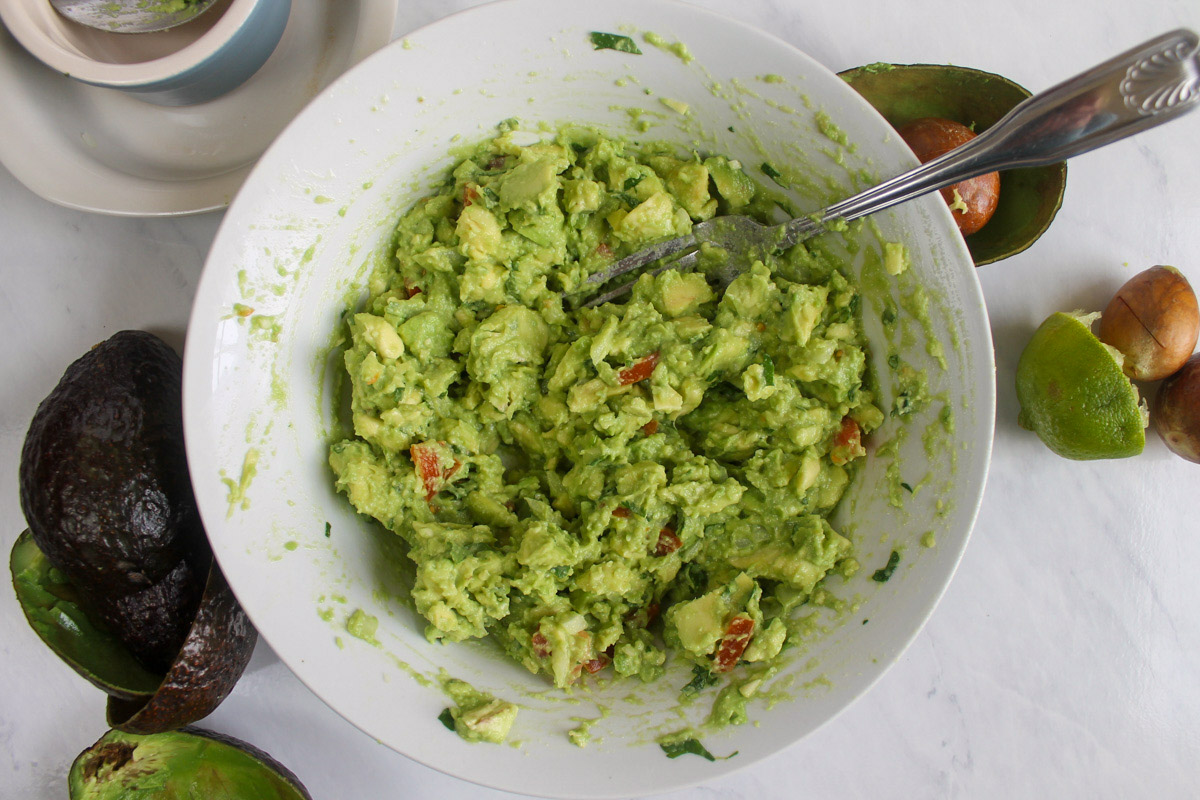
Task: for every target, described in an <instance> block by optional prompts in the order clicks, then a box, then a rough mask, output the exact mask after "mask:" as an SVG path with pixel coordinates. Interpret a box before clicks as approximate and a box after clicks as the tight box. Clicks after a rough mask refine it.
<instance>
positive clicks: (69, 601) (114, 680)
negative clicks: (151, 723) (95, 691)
mask: <svg viewBox="0 0 1200 800" xmlns="http://www.w3.org/2000/svg"><path fill="white" fill-rule="evenodd" d="M8 566H9V570H10V571H11V572H12V581H13V589H14V590H15V591H16V595H17V602H18V603H20V605H21V610H22V611H24V612H25V619H26V620H27V621H28V622H29V626H30V627H31V628H33V630H34V632H35V633H36V634H37V635H38V637H39V638H40V639H41V640H42V641H43V642H45V643H46V645H47V646H48V647H49V648H50V649H51V650H53V651H54V653H55V654H56V655H57V656H58V657H59V658H61V659H62V660H63V661H65V662H67V664H69V665H70V666H71V668H72V669H74V670H75V671H76V672H78V673H79V674H80V675H82V676H83V677H84V678H86V679H87V680H88V681H90V682H91V683H93V684H94V685H96V686H97V687H99V688H100V689H102V690H103V691H105V692H107V693H108V694H109V695H111V696H113V697H118V698H121V699H123V700H130V701H135V702H136V701H139V700H141V701H143V702H144V701H145V699H147V698H148V697H149V696H150V695H152V694H154V691H155V689H157V688H158V685H159V683H161V682H162V678H163V676H162V675H158V674H155V673H153V672H150V671H149V670H147V669H146V668H145V667H143V666H142V665H141V664H139V663H138V661H137V659H135V658H134V657H133V656H132V655H131V654H130V652H129V650H128V649H127V648H126V647H125V645H123V644H122V643H121V642H120V641H119V640H118V639H117V637H115V636H113V634H111V633H110V632H109V631H107V630H105V629H104V628H101V627H99V626H98V625H96V624H94V623H93V622H92V621H91V620H90V619H88V616H87V615H86V614H85V613H84V612H83V609H82V608H80V606H79V603H78V598H77V596H76V593H75V590H74V588H73V587H72V586H71V584H70V583H69V582H68V581H67V578H66V576H65V575H63V574H62V573H61V572H59V571H58V570H56V569H55V568H54V567H52V566H51V565H50V562H49V561H48V560H46V556H45V555H44V554H43V553H42V551H41V550H39V549H38V546H37V543H35V542H34V541H33V536H31V535H30V533H29V531H25V532H24V533H22V534H21V535H20V536H18V537H17V541H16V544H14V545H13V549H12V553H11V555H10V556H9V562H8Z"/></svg>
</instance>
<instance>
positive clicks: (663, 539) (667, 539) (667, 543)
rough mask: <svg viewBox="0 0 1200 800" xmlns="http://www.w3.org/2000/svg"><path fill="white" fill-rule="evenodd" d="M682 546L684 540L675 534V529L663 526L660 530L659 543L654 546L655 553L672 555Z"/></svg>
mask: <svg viewBox="0 0 1200 800" xmlns="http://www.w3.org/2000/svg"><path fill="white" fill-rule="evenodd" d="M682 546H683V540H682V539H680V538H679V537H678V536H677V535H675V531H673V530H671V529H670V528H663V529H662V530H661V531H659V532H658V543H657V544H656V545H655V546H654V555H656V556H666V555H670V554H671V553H674V552H675V551H676V550H678V549H679V548H680V547H682Z"/></svg>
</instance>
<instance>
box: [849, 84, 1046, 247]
mask: <svg viewBox="0 0 1200 800" xmlns="http://www.w3.org/2000/svg"><path fill="white" fill-rule="evenodd" d="M838 74H839V75H840V76H841V77H842V79H843V80H845V81H846V82H847V83H848V84H850V86H851V87H853V88H854V90H855V91H856V92H858V93H859V94H860V95H862V96H863V98H864V99H865V100H866V101H867V102H868V103H870V104H871V105H872V106H874V108H875V110H876V111H878V112H879V113H880V114H881V115H883V118H884V119H886V120H887V121H888V123H889V124H891V126H892V127H893V128H896V129H900V128H902V127H904V126H905V125H907V124H908V123H910V122H912V121H914V120H917V119H921V118H923V117H940V118H942V119H949V120H953V121H954V122H958V123H961V124H963V125H966V126H968V127H969V128H971V129H972V130H973V131H975V133H977V134H978V133H982V132H983V131H985V130H987V129H988V128H990V127H992V125H994V124H996V123H997V122H999V121H1000V119H1001V118H1002V117H1004V115H1005V114H1007V113H1008V112H1009V111H1011V110H1012V108H1013V107H1014V106H1016V105H1017V104H1019V103H1021V102H1022V101H1024V100H1025V99H1026V98H1028V97H1029V91H1028V90H1027V89H1025V88H1024V87H1022V86H1021V85H1019V84H1017V83H1014V82H1013V81H1011V80H1009V79H1008V78H1005V77H1004V76H1002V75H995V74H993V73H990V72H984V71H982V70H977V69H971V68H969V67H958V66H954V65H951V64H871V65H868V66H864V67H856V68H854V69H849V70H846V71H844V72H840V73H838ZM1066 186H1067V164H1066V162H1059V163H1057V164H1050V165H1047V166H1044V167H1025V168H1022V169H1011V170H1005V171H1004V172H1001V173H1000V201H999V204H998V205H997V206H996V212H995V214H994V215H993V216H992V218H991V219H990V220H988V223H987V224H986V225H984V226H983V227H982V228H980V229H979V230H978V231H977V232H975V233H973V234H971V235H970V236H967V237H965V239H966V242H967V248H968V249H969V250H970V251H971V258H972V259H973V260H974V261H975V266H977V267H981V266H983V265H984V264H990V263H992V262H993V261H1000V260H1001V259H1005V258H1008V257H1009V256H1013V255H1016V254H1017V253H1020V252H1022V251H1023V250H1025V249H1027V248H1028V247H1029V246H1030V245H1032V244H1033V243H1034V242H1036V241H1037V240H1038V238H1039V237H1040V236H1041V235H1042V234H1043V233H1045V232H1046V229H1047V228H1049V227H1050V223H1051V222H1053V221H1054V217H1055V215H1056V214H1057V213H1058V209H1059V207H1060V206H1061V205H1062V200H1063V193H1064V192H1065V191H1066Z"/></svg>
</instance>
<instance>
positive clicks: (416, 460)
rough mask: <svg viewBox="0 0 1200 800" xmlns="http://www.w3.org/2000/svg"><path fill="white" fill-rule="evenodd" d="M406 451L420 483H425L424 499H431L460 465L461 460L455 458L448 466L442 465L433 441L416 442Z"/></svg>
mask: <svg viewBox="0 0 1200 800" xmlns="http://www.w3.org/2000/svg"><path fill="white" fill-rule="evenodd" d="M408 452H409V455H410V456H411V457H412V461H413V466H415V467H416V468H417V475H418V477H420V478H421V483H422V484H424V485H425V499H426V500H432V499H433V497H434V495H436V494H437V493H438V492H439V491H440V490H441V488H442V485H443V484H444V483H445V482H446V481H447V480H449V479H450V476H452V475H453V474H454V473H456V472H458V470H459V469H460V468H461V467H462V462H461V461H459V460H458V459H457V458H456V459H454V463H453V464H451V465H450V466H449V467H443V466H442V460H441V458H439V457H438V451H437V448H436V447H434V445H433V442H418V443H417V444H414V445H413V446H412V447H410V448H409V449H408Z"/></svg>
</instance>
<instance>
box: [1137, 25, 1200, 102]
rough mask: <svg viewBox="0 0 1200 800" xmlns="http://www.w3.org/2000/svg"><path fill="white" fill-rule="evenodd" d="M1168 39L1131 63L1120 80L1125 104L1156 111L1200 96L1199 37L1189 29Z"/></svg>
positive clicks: (1195, 100) (1195, 99) (1177, 32)
mask: <svg viewBox="0 0 1200 800" xmlns="http://www.w3.org/2000/svg"><path fill="white" fill-rule="evenodd" d="M1168 39H1169V41H1168V42H1167V43H1166V44H1165V46H1164V47H1163V48H1162V49H1161V50H1160V51H1159V52H1155V53H1150V54H1148V55H1147V56H1145V57H1144V58H1142V59H1140V60H1139V61H1137V62H1136V63H1134V64H1132V65H1130V67H1129V69H1128V70H1127V71H1126V73H1125V77H1124V78H1123V79H1122V80H1121V83H1120V92H1121V97H1122V98H1123V99H1124V101H1125V105H1126V106H1127V107H1129V108H1130V109H1132V110H1134V111H1137V112H1138V113H1140V114H1147V115H1153V114H1158V113H1160V112H1163V111H1170V110H1173V109H1176V108H1178V107H1180V106H1183V105H1186V104H1189V103H1195V102H1197V101H1198V100H1200V40H1198V39H1197V37H1196V34H1194V33H1192V32H1191V31H1187V30H1180V31H1176V32H1175V33H1173V34H1169V35H1168Z"/></svg>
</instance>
